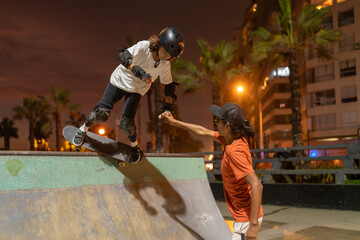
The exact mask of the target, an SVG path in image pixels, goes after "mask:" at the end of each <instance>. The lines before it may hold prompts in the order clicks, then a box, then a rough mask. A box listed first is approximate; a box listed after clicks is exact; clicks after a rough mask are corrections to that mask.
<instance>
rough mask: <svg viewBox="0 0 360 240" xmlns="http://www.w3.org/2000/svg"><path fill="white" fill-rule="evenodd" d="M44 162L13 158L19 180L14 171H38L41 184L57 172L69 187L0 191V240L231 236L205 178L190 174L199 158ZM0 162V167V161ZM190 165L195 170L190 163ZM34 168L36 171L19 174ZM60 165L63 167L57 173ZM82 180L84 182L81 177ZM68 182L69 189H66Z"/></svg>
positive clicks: (87, 158)
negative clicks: (70, 177) (20, 167)
mask: <svg viewBox="0 0 360 240" xmlns="http://www.w3.org/2000/svg"><path fill="white" fill-rule="evenodd" d="M74 155H77V154H74ZM44 158H46V159H44V162H46V163H47V162H49V163H48V165H46V164H43V163H44V162H42V164H40V165H36V164H35V165H31V164H34V162H32V161H29V162H26V161H25V160H22V159H20V158H19V159H20V160H21V161H23V162H24V164H25V167H24V170H21V171H23V172H20V173H19V176H20V175H21V174H22V173H23V174H31V173H32V174H33V173H34V172H41V173H44V179H45V180H46V179H47V178H49V179H50V178H57V176H56V174H57V173H59V171H60V173H59V174H61V173H64V172H67V174H74V176H73V177H74V179H75V180H74V182H71V184H70V185H64V184H62V185H61V186H60V183H59V186H54V187H51V188H49V187H43V188H42V187H39V186H36V187H26V188H24V187H20V189H13V190H12V191H4V190H1V191H0V204H1V206H2V207H1V208H0V216H1V220H0V231H1V233H2V237H4V238H6V239H206V240H208V239H230V238H231V232H230V230H229V229H228V227H227V225H226V223H225V222H224V219H223V217H222V216H221V214H220V212H219V210H218V208H217V206H216V203H215V200H214V199H213V196H212V193H211V190H210V187H209V183H208V181H207V178H206V174H202V175H201V176H197V175H196V173H192V171H193V168H194V166H195V168H198V167H199V171H198V172H201V171H205V170H204V169H203V168H204V167H203V160H202V159H200V160H199V159H198V160H196V159H191V161H189V159H185V158H178V159H176V158H169V157H168V158H164V157H161V156H160V155H159V156H157V157H147V158H144V159H143V161H141V162H140V163H139V164H137V165H131V164H126V165H125V167H116V166H117V164H118V163H117V161H116V160H114V159H111V158H106V157H100V159H101V160H102V161H99V157H98V156H92V157H82V158H78V157H73V156H66V157H63V158H64V159H54V157H49V156H44ZM36 159H39V157H36ZM0 160H1V161H0V163H2V158H1V156H0ZM5 160H6V159H5ZM46 160H48V161H46ZM54 160H55V161H54ZM58 161H63V163H62V164H59V165H56V167H57V168H58V169H56V170H53V171H52V172H51V171H50V170H49V172H48V173H46V168H48V167H50V168H51V167H52V168H53V167H54V166H55V164H57V163H58ZM65 161H68V162H65ZM196 161H198V163H199V164H198V165H196V164H195V165H192V166H190V165H191V164H194V162H196ZM72 163H73V164H74V166H76V167H75V168H72V169H71V168H70V167H69V166H68V164H72ZM29 165H30V166H29ZM36 167H37V168H39V167H41V168H43V169H36V171H34V169H26V168H36ZM66 167H68V168H69V170H68V169H59V168H66ZM200 168H201V169H200ZM195 172H196V171H195ZM46 174H47V175H46ZM85 175H86V176H85ZM0 176H2V175H0ZM204 176H205V177H204ZM28 177H29V178H31V177H33V178H36V176H28ZM40 177H41V176H40ZM62 177H63V178H66V177H67V175H64V174H63V175H62ZM13 178H14V177H13ZM85 178H86V181H85V180H83V179H85ZM87 178H88V179H87ZM103 178H104V179H105V180H104V179H103ZM10 179H11V178H10ZM34 181H35V180H34ZM75 183H77V185H76V186H71V185H75ZM94 183H97V184H94Z"/></svg>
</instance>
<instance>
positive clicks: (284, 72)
mask: <svg viewBox="0 0 360 240" xmlns="http://www.w3.org/2000/svg"><path fill="white" fill-rule="evenodd" d="M288 76H290V69H289V67H279V68H277V69H274V70H273V71H272V72H271V73H270V76H269V79H270V80H272V79H274V78H278V77H288Z"/></svg>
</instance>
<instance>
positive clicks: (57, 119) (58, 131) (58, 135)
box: [55, 111, 61, 151]
mask: <svg viewBox="0 0 360 240" xmlns="http://www.w3.org/2000/svg"><path fill="white" fill-rule="evenodd" d="M55 129H56V150H57V151H60V142H61V116H60V112H58V111H56V112H55Z"/></svg>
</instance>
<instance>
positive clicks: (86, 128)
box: [79, 124, 89, 132]
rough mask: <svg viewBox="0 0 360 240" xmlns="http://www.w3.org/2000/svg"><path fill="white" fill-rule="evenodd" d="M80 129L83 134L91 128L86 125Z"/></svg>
mask: <svg viewBox="0 0 360 240" xmlns="http://www.w3.org/2000/svg"><path fill="white" fill-rule="evenodd" d="M79 129H80V130H81V131H83V132H87V131H88V130H89V127H87V126H85V124H83V125H82V126H81V127H80V128H79Z"/></svg>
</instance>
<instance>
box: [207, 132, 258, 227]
mask: <svg viewBox="0 0 360 240" xmlns="http://www.w3.org/2000/svg"><path fill="white" fill-rule="evenodd" d="M214 137H215V138H216V139H217V140H219V141H220V142H221V143H222V144H223V145H224V146H225V147H224V153H223V157H222V160H221V175H222V178H223V184H224V194H225V200H226V204H227V206H228V208H229V210H230V213H231V215H232V216H233V218H234V220H235V221H236V222H249V221H250V208H251V186H250V184H248V182H247V181H246V180H245V176H247V175H248V174H250V173H253V172H254V169H253V166H252V160H251V154H250V149H249V144H248V143H247V141H246V139H245V138H241V139H238V140H236V141H235V142H233V143H232V144H231V145H226V142H225V139H224V138H223V137H222V136H220V135H219V133H218V132H215V134H214ZM262 215H263V209H262V206H261V205H260V211H259V216H258V218H260V217H262Z"/></svg>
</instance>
